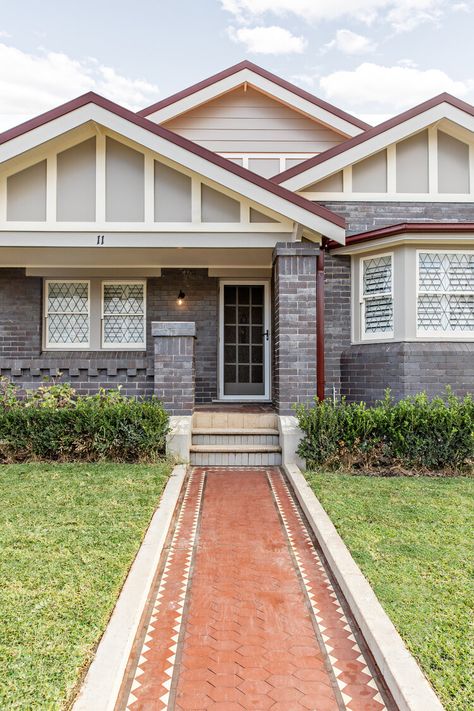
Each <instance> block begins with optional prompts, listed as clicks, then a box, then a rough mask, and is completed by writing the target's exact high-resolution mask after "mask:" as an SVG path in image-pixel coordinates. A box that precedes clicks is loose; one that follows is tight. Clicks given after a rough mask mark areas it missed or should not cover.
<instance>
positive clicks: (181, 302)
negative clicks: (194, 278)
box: [177, 289, 186, 306]
mask: <svg viewBox="0 0 474 711" xmlns="http://www.w3.org/2000/svg"><path fill="white" fill-rule="evenodd" d="M185 298H186V294H185V293H184V291H183V290H182V289H180V290H179V294H178V299H177V303H178V306H182V305H183V301H184V299H185Z"/></svg>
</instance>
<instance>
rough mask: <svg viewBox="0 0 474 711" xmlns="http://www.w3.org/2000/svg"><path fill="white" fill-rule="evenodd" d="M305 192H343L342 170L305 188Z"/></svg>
mask: <svg viewBox="0 0 474 711" xmlns="http://www.w3.org/2000/svg"><path fill="white" fill-rule="evenodd" d="M304 192H305V193H306V192H307V193H341V192H342V170H340V171H339V172H338V173H334V175H330V176H329V177H327V178H324V180H320V181H319V182H318V183H314V185H309V186H308V187H307V188H305V191H304Z"/></svg>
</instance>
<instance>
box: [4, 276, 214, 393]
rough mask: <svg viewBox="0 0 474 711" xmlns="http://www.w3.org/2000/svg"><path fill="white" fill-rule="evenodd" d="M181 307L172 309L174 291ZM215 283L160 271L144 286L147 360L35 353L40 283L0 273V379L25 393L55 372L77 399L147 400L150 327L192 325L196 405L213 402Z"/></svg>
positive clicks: (134, 355) (142, 356)
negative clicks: (112, 395) (103, 390)
mask: <svg viewBox="0 0 474 711" xmlns="http://www.w3.org/2000/svg"><path fill="white" fill-rule="evenodd" d="M180 289H183V290H184V292H185V293H186V299H185V301H184V303H183V305H182V306H178V305H177V303H176V300H177V296H178V293H179V290H180ZM217 309H218V279H217V278H210V277H208V276H207V269H194V270H186V271H183V270H182V269H164V270H163V272H162V276H161V277H158V278H153V279H148V282H147V330H148V333H147V352H146V353H143V352H141V351H130V352H129V351H117V352H113V351H107V352H103V351H97V352H87V353H84V352H82V351H77V352H73V351H64V352H59V351H54V352H53V351H49V352H44V353H42V351H41V337H42V334H41V328H42V317H41V314H42V279H41V278H39V277H26V276H25V270H24V269H0V372H1V374H2V375H8V376H11V377H12V379H13V380H14V381H15V382H17V383H18V384H19V385H20V386H21V387H23V388H25V389H32V388H34V387H37V386H38V385H40V384H41V383H42V382H43V379H44V378H45V377H54V376H55V375H56V373H58V372H62V373H63V375H62V378H61V379H62V380H63V381H70V382H71V383H72V385H73V386H74V387H76V388H77V389H78V391H79V392H80V393H82V394H85V393H94V392H97V390H98V389H99V388H100V387H108V388H113V387H116V386H117V385H118V384H121V385H122V392H124V393H125V394H128V395H150V394H152V393H153V374H154V371H153V357H154V346H153V338H152V336H151V322H152V321H194V322H195V323H196V330H197V339H196V402H210V401H211V400H212V399H214V398H215V397H216V396H217V323H218V320H217Z"/></svg>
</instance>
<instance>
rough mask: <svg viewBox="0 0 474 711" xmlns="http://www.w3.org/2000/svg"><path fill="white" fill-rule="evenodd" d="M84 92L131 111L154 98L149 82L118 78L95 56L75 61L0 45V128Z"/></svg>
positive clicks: (55, 54)
mask: <svg viewBox="0 0 474 711" xmlns="http://www.w3.org/2000/svg"><path fill="white" fill-rule="evenodd" d="M87 91H95V92H97V93H98V94H102V95H103V96H105V97H107V98H109V99H112V100H113V101H116V102H117V103H119V104H123V105H125V106H127V107H128V108H130V109H132V110H137V109H139V108H143V107H144V106H146V105H147V104H150V103H152V102H153V101H154V100H156V99H157V97H158V87H157V86H155V85H154V84H151V83H149V82H147V81H145V80H142V79H131V78H129V77H125V76H122V75H120V74H118V73H117V72H116V71H115V70H114V69H113V68H111V67H107V66H104V65H102V64H100V63H99V62H98V61H97V60H95V59H91V58H89V59H84V60H76V59H72V58H71V57H69V56H68V55H66V54H63V53H58V52H48V51H46V50H39V51H38V52H37V53H36V54H29V53H27V52H23V51H22V50H20V49H17V48H15V47H11V46H8V45H6V44H2V43H0V96H1V103H0V130H3V129H6V128H9V127H10V126H14V125H16V124H17V123H19V122H21V121H25V120H26V119H28V118H31V117H32V116H35V115H37V114H39V113H42V112H43V111H47V110H48V109H51V108H53V107H54V106H57V105H58V104H61V103H63V102H65V101H68V100H69V99H73V98H74V97H76V96H79V95H80V94H84V93H85V92H87Z"/></svg>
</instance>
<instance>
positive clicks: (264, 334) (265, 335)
mask: <svg viewBox="0 0 474 711" xmlns="http://www.w3.org/2000/svg"><path fill="white" fill-rule="evenodd" d="M263 336H264V338H266V339H267V341H268V340H270V334H269V332H268V328H267V330H266V331H264V333H263Z"/></svg>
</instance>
